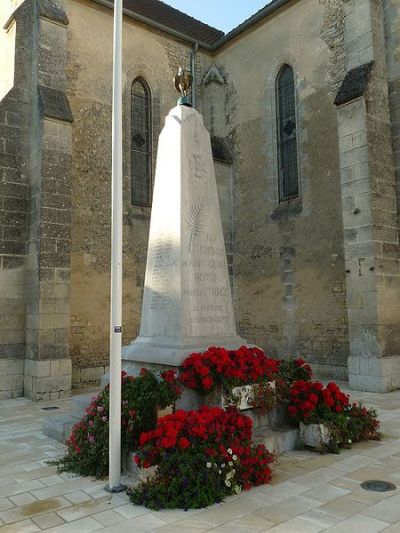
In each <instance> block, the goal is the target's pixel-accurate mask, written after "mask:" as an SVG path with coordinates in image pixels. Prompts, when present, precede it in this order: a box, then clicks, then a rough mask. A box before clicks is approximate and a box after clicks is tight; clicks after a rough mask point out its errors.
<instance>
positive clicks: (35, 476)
mask: <svg viewBox="0 0 400 533" xmlns="http://www.w3.org/2000/svg"><path fill="white" fill-rule="evenodd" d="M352 398H353V399H363V400H365V402H366V403H367V404H368V405H373V406H374V407H376V408H377V409H378V412H379V415H380V418H381V421H382V428H383V432H384V435H385V437H384V440H383V441H382V442H367V443H361V444H357V445H354V447H353V449H352V450H344V451H342V452H341V453H340V455H319V454H316V453H312V452H310V451H293V452H289V453H286V454H284V455H282V456H280V457H279V461H278V463H277V464H275V465H274V467H273V481H272V483H271V484H270V485H266V486H263V487H260V488H257V489H253V490H251V491H249V492H246V493H242V494H240V495H239V496H233V497H230V498H228V500H227V501H226V502H225V503H222V504H218V505H214V506H212V507H210V508H208V509H202V510H196V511H189V512H184V511H162V512H150V511H149V510H147V509H145V508H144V507H138V506H133V505H131V504H130V503H129V502H128V499H127V497H126V495H125V494H118V495H112V496H111V495H110V494H109V493H107V492H105V491H104V489H103V487H104V481H96V480H92V479H89V478H79V477H70V476H68V475H66V474H57V471H56V468H55V467H54V466H49V465H47V464H46V461H48V460H49V459H52V458H54V457H58V456H60V455H62V453H63V451H64V446H63V445H62V444H59V443H58V442H55V441H53V440H51V439H49V438H48V437H46V436H44V435H43V433H42V430H41V427H42V417H43V416H44V415H47V414H48V412H47V411H43V407H46V406H49V405H57V406H59V407H60V411H57V413H60V412H62V411H64V410H67V409H68V407H69V401H68V400H59V401H55V402H54V400H53V401H52V402H39V403H33V402H31V401H29V400H28V399H26V398H18V399H13V400H2V401H0V532H1V533H11V532H13V533H14V532H15V533H35V532H37V531H42V530H45V531H49V532H52V533H64V532H65V533H89V532H91V531H97V530H101V531H102V532H103V533H105V532H107V533H112V532H115V533H125V532H129V533H142V532H145V531H157V532H160V533H161V532H164V533H175V532H176V533H178V532H182V533H191V532H202V531H214V532H221V533H222V532H227V533H236V532H237V533H250V532H251V533H255V532H261V531H268V532H271V533H303V532H305V533H317V532H319V531H327V532H331V533H351V532H353V531H354V532H356V531H357V532H358V533H375V532H377V531H385V532H386V533H394V532H397V533H400V490H396V491H395V492H387V493H374V492H366V491H364V490H363V489H361V488H360V483H361V482H362V481H365V480H368V479H385V480H387V481H391V482H393V483H395V484H396V485H399V487H400V391H399V392H394V393H390V394H371V393H358V392H353V393H352ZM128 482H129V480H128Z"/></svg>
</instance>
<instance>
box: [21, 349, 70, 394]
mask: <svg viewBox="0 0 400 533" xmlns="http://www.w3.org/2000/svg"><path fill="white" fill-rule="evenodd" d="M24 392H25V395H26V396H28V397H30V398H31V399H32V400H41V399H52V400H54V399H58V398H64V397H68V396H70V394H71V360H70V359H55V360H47V361H36V360H32V359H27V360H26V361H25V379H24Z"/></svg>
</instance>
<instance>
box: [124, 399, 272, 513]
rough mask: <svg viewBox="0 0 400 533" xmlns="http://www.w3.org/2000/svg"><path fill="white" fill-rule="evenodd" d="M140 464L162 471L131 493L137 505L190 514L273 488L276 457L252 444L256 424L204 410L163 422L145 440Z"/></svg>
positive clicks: (229, 412) (228, 413)
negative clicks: (191, 510) (259, 487)
mask: <svg viewBox="0 0 400 533" xmlns="http://www.w3.org/2000/svg"><path fill="white" fill-rule="evenodd" d="M135 460H136V463H137V464H138V465H139V466H142V467H144V468H148V467H150V466H154V465H157V466H158V471H157V473H156V475H155V477H154V478H152V479H151V480H148V481H146V482H144V483H142V484H141V485H139V487H138V488H135V489H132V490H131V491H130V496H131V500H132V501H133V502H134V503H138V504H144V505H146V506H149V507H151V508H156V509H161V508H170V507H181V508H185V509H187V508H197V507H202V506H204V505H209V504H210V503H214V502H215V501H221V500H222V499H223V498H224V497H225V496H226V495H228V494H232V493H237V492H239V491H240V490H242V489H244V490H247V489H249V488H251V487H252V486H256V485H261V484H264V483H268V482H269V480H270V479H271V469H270V468H269V464H270V463H271V462H272V461H273V460H274V456H273V454H271V453H270V452H268V451H267V450H266V448H265V447H264V446H263V445H258V446H255V445H253V444H252V422H251V420H250V419H249V418H248V417H246V416H243V415H242V414H240V413H239V412H238V411H237V409H235V408H233V407H230V408H228V409H227V410H224V409H221V408H219V407H207V406H204V407H202V408H200V409H199V410H198V411H177V412H176V413H175V414H173V415H168V416H165V417H163V418H161V419H160V420H159V421H158V424H157V427H156V429H155V430H153V431H149V432H145V433H142V435H141V436H140V448H139V450H138V451H137V454H136V457H135ZM189 471H190V472H189ZM189 479H190V480H191V484H190V487H189V482H188V480H189ZM192 487H197V490H196V491H193V490H192ZM200 488H201V489H200ZM216 498H217V499H216Z"/></svg>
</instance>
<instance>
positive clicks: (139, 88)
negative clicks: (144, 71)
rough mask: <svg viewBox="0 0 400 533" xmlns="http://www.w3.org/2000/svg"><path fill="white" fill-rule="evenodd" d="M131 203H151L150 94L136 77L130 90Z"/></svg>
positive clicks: (146, 87)
mask: <svg viewBox="0 0 400 533" xmlns="http://www.w3.org/2000/svg"><path fill="white" fill-rule="evenodd" d="M131 113H132V116H131V203H132V204H133V205H138V206H150V205H151V192H152V183H151V182H152V180H151V139H152V131H151V95H150V89H149V86H148V85H147V83H146V82H145V80H143V79H142V78H136V79H135V80H134V82H133V83H132V90H131Z"/></svg>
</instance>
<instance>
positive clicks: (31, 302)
mask: <svg viewBox="0 0 400 533" xmlns="http://www.w3.org/2000/svg"><path fill="white" fill-rule="evenodd" d="M127 3H128V4H129V5H130V6H132V5H134V0H127ZM156 3H157V2H155V4H156ZM151 4H152V5H153V2H151ZM7 5H8V6H12V7H13V9H15V8H17V6H19V7H18V8H17V9H15V11H14V13H13V9H11V7H9V9H8V11H9V13H8V14H7V9H6V8H4V6H7ZM164 8H165V7H164ZM164 8H163V9H164ZM264 9H265V16H264V18H263V19H262V20H256V19H254V22H251V21H250V23H249V25H246V24H244V28H243V32H242V33H240V32H239V33H238V34H237V35H235V34H233V35H231V36H230V37H229V38H228V39H227V40H225V41H224V42H223V43H222V44H221V43H220V44H218V43H217V45H216V46H215V47H214V49H208V48H207V46H202V45H200V48H199V50H198V51H197V54H196V96H197V107H198V109H199V110H200V111H201V112H202V113H203V116H204V123H205V124H206V126H207V128H208V129H209V131H210V133H211V136H212V146H213V153H214V159H215V170H216V177H217V182H218V192H219V197H220V204H221V214H222V218H223V227H224V238H225V244H226V250H227V255H228V264H229V270H230V276H231V283H232V288H233V295H234V305H235V313H236V319H237V322H238V326H239V331H240V334H241V335H242V336H243V337H244V338H247V339H248V340H249V341H250V342H256V343H257V344H259V345H260V346H262V347H263V348H265V349H266V350H267V352H268V353H270V354H271V355H279V356H283V357H288V356H303V357H305V358H306V359H308V360H309V361H311V362H312V363H313V366H314V368H315V369H316V371H317V373H318V374H319V375H320V376H325V377H335V378H343V379H345V378H346V377H347V376H349V379H350V385H351V386H353V387H356V388H365V389H368V390H377V391H386V390H391V389H393V388H397V387H399V386H400V326H399V325H400V304H399V302H400V266H399V265H400V253H399V243H398V227H399V226H398V223H399V217H398V205H399V204H398V201H396V190H397V199H398V198H399V197H400V193H399V191H400V186H399V179H400V178H399V168H400V133H399V132H400V99H399V94H400V85H399V84H400V6H399V3H398V1H397V0H318V1H316V0H286V2H285V1H283V0H279V2H278V1H273V2H272V3H271V4H270V5H269V6H266V8H264ZM10 15H12V16H10ZM0 19H1V20H0V23H1V27H2V26H3V25H4V24H5V23H7V24H6V30H1V29H0V59H1V60H2V65H3V64H4V73H3V72H2V73H0V78H1V79H0V202H1V203H0V228H1V233H0V280H1V281H0V398H2V397H11V396H19V395H22V394H25V395H28V396H30V397H32V398H33V399H40V398H58V397H60V396H63V395H66V394H69V391H70V388H71V384H73V386H76V387H82V386H85V385H87V384H94V383H96V382H98V380H99V379H100V378H101V376H102V375H103V373H104V372H105V371H106V368H107V363H108V343H109V331H108V325H109V269H110V169H111V148H110V147H111V72H112V22H113V19H112V10H111V9H109V8H108V7H106V6H104V5H102V4H100V3H98V2H97V1H96V0H26V1H25V2H24V3H21V0H4V2H3V0H0ZM3 19H4V20H3ZM184 23H185V24H187V23H188V22H187V21H186V22H184ZM192 24H193V21H192ZM288 28H290V31H288ZM202 31H204V27H203V28H202ZM217 34H218V32H217ZM216 38H217V39H218V38H219V37H218V35H217V37H216ZM191 49H192V42H191V41H190V39H189V40H187V39H185V38H180V37H179V36H176V35H172V34H171V33H170V32H169V30H168V29H167V30H165V28H164V29H161V28H157V27H154V26H153V25H152V24H145V23H143V21H138V20H136V19H135V17H134V16H131V15H127V16H125V18H124V73H123V76H124V96H123V97H124V295H123V343H124V344H127V343H129V342H130V341H131V340H132V339H133V338H135V337H136V335H137V333H138V330H139V323H140V309H141V299H142V293H143V283H144V269H145V263H146V250H147V239H148V229H149V219H150V211H151V208H150V207H138V206H132V205H131V204H130V197H131V194H130V193H131V151H130V135H131V116H130V115H131V113H130V109H131V102H130V90H131V84H132V82H133V80H134V79H135V78H136V77H137V76H142V77H143V78H144V79H145V80H146V82H147V83H148V85H149V87H150V91H151V97H152V131H153V139H152V141H153V154H152V156H153V157H152V159H153V162H152V163H153V172H154V169H155V161H156V155H157V154H156V148H157V140H158V134H159V131H160V130H161V128H162V125H163V117H164V116H165V115H167V113H168V112H169V110H170V108H171V107H173V106H174V104H175V101H176V95H175V92H174V89H173V87H172V84H171V79H172V76H173V74H175V72H176V70H177V67H178V65H179V64H180V63H183V65H184V66H185V67H186V68H188V67H189V65H190V61H189V58H190V53H191ZM5 51H6V52H5ZM249 58H253V59H252V61H249V60H248V59H249ZM285 63H288V64H289V65H291V66H292V68H293V71H294V73H295V86H296V108H297V137H298V167H299V183H300V195H299V197H298V198H295V199H293V200H290V201H285V202H280V201H279V192H278V166H277V126H276V120H277V111H276V105H275V83H276V77H277V74H278V72H279V70H280V68H281V67H282V65H283V64H285ZM335 99H336V101H335V103H336V106H335V104H334V100H335Z"/></svg>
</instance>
